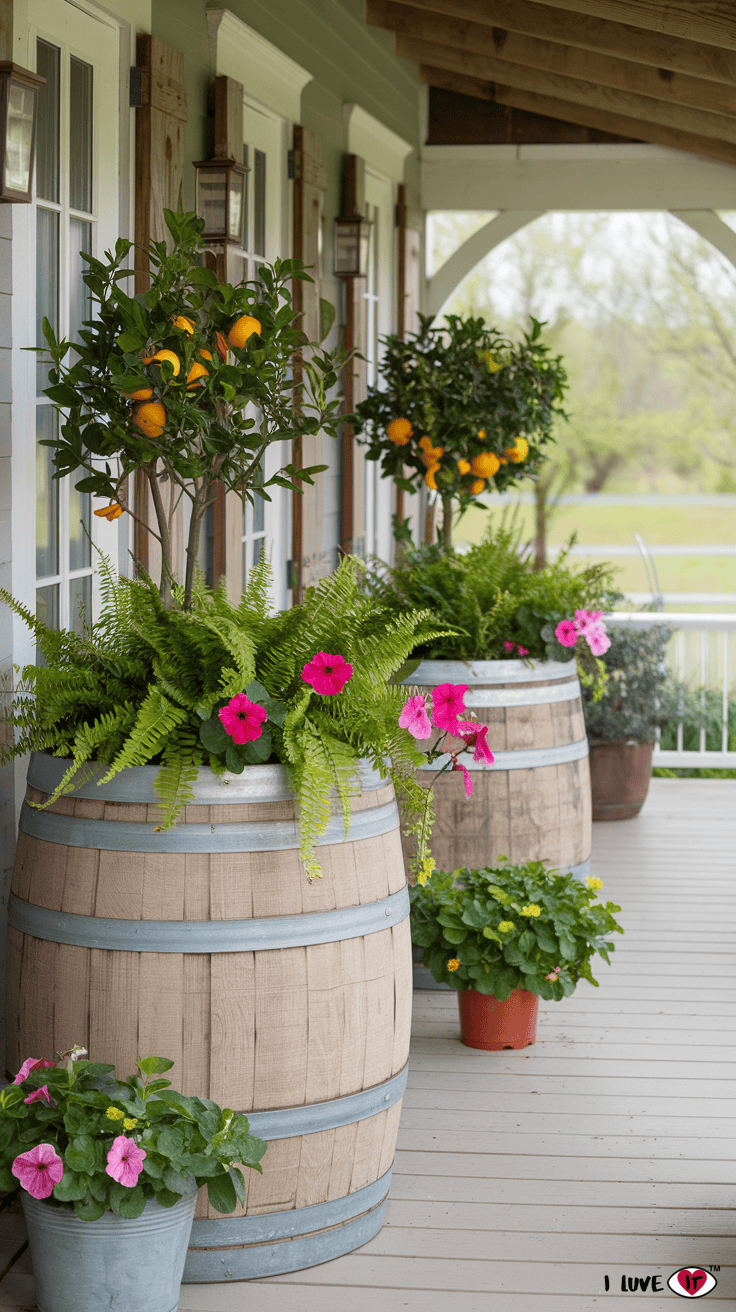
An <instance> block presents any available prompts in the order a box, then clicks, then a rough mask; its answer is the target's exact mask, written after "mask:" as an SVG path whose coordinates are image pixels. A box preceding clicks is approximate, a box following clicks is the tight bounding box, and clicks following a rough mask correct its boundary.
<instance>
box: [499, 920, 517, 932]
mask: <svg viewBox="0 0 736 1312" xmlns="http://www.w3.org/2000/svg"><path fill="white" fill-rule="evenodd" d="M498 928H499V930H500V932H501V933H502V934H510V933H511V930H512V929H515V928H516V926H515V925H514V922H513V920H500V921H499V922H498Z"/></svg>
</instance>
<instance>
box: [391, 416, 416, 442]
mask: <svg viewBox="0 0 736 1312" xmlns="http://www.w3.org/2000/svg"><path fill="white" fill-rule="evenodd" d="M413 431H414V430H413V428H412V426H411V424H410V423H409V420H408V419H392V420H391V423H390V424H389V426H388V428H387V429H386V432H387V434H388V440H389V442H393V444H394V446H406V444H407V442H408V441H409V438H410V437H411V435H412V433H413Z"/></svg>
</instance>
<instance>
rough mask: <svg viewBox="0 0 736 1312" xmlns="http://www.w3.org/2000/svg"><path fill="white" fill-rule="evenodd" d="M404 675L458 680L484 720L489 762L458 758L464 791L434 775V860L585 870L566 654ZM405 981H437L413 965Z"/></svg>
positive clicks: (572, 690) (572, 676)
mask: <svg viewBox="0 0 736 1312" xmlns="http://www.w3.org/2000/svg"><path fill="white" fill-rule="evenodd" d="M407 683H411V684H412V685H418V686H419V687H420V688H422V690H423V691H426V692H431V690H432V688H434V687H436V686H437V685H438V684H441V683H461V684H467V685H468V692H467V694H466V697H465V705H466V707H467V709H468V710H469V711H473V712H474V714H475V715H476V716H477V718H478V720H479V721H481V723H483V724H487V725H488V745H489V746H490V748H491V751H492V752H493V755H494V757H495V763H494V764H493V765H482V764H478V763H476V762H474V761H473V759H472V752H470V753H466V754H465V755H464V756H463V757H462V758H461V759H462V760H463V761H464V762H465V764H466V766H467V768H468V770H469V771H470V774H471V777H472V780H473V793H472V796H471V797H466V796H465V786H464V782H463V775H462V773H461V772H460V771H451V770H448V771H447V773H445V774H443V775H441V776H440V778H439V779H437V782H436V784H435V786H434V804H435V811H436V817H437V818H436V821H435V827H434V832H433V835H432V855H433V857H434V859H435V861H436V863H437V867H438V869H440V870H456V869H457V868H458V867H459V866H468V867H469V868H471V869H477V868H479V867H481V866H487V865H493V864H494V862H495V861H496V860H497V858H498V857H499V856H507V857H508V858H509V860H510V861H514V862H523V861H545V862H547V863H548V864H549V865H550V866H556V867H558V868H559V869H560V870H563V871H568V870H572V871H573V872H574V873H575V874H576V875H578V876H582V877H584V876H585V875H587V874H588V873H589V871H590V848H591V801H590V771H589V768H588V740H587V738H586V734H585V720H584V718H583V708H582V701H581V697H580V683H579V681H578V677H577V670H576V667H575V662H574V661H570V662H569V663H568V662H560V661H535V662H533V666H532V668H530V667H529V666H528V665H527V664H525V662H524V661H520V660H508V661H469V662H468V663H467V664H465V663H464V662H462V661H423V662H422V663H421V665H420V666H419V667H418V669H416V670H415V671H414V673H413V674H412V675H411V677H410V678H409V679H408V680H407ZM454 744H457V746H462V743H461V742H460V740H453V745H454ZM446 759H447V758H446V757H444V758H442V760H440V761H439V762H437V763H436V764H435V765H430V766H426V767H425V766H422V767H421V769H420V770H418V771H417V779H418V781H419V782H420V783H421V784H424V783H427V784H428V783H429V782H430V781H431V780H432V779H433V778H434V776H435V775H436V773H437V770H438V769H439V767H440V766H441V765H442V764H443V763H444V761H445V760H446ZM406 841H407V840H406V839H405V840H404V842H405V843H406ZM408 854H409V851H408V847H407V855H408ZM415 983H416V984H417V985H418V986H419V987H422V988H437V987H439V986H438V985H436V984H435V982H434V980H433V979H432V977H431V975H430V974H429V971H428V970H426V969H424V968H422V967H420V968H419V969H418V970H416V971H415Z"/></svg>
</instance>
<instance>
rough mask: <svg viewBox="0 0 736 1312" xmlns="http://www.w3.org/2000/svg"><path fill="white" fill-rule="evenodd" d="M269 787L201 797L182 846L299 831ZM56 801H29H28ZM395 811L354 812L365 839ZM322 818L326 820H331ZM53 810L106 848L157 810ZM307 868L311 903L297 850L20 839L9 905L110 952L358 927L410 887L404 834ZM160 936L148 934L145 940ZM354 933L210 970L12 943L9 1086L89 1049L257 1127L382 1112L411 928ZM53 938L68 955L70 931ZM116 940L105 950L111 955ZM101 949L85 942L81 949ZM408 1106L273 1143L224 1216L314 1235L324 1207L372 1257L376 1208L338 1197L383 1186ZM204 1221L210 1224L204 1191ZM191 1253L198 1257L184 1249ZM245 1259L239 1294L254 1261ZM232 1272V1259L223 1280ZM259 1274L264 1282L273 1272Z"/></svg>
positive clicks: (192, 963)
mask: <svg viewBox="0 0 736 1312" xmlns="http://www.w3.org/2000/svg"><path fill="white" fill-rule="evenodd" d="M42 766H43V770H42V780H43V781H46V780H47V779H48V778H49V770H52V767H50V766H49V765H48V762H46V761H44V762H42ZM57 768H58V766H57ZM270 769H272V770H273V771H275V772H277V774H276V775H275V779H276V784H275V789H274V798H273V799H271V800H269V798H268V796H267V795H266V794H265V793H264V789H266V788H267V776H265V775H264V774H263V771H262V770H259V772H258V773H259V779H260V783H259V784H258V787H257V788H256V789H255V790H254V791H255V792H256V793H257V794H258V796H257V799H256V800H255V801H254V800H252V799H251V800H248V798H246V800H242V799H239V798H238V795H237V790H236V789H233V790H232V791H231V792H228V793H227V794H226V796H227V797H228V801H227V802H224V801H223V802H220V801H218V800H216V797H215V794H214V793H213V791H212V786H211V785H210V784H207V785H206V787H205V789H204V796H205V798H206V799H207V800H206V801H204V802H202V801H196V802H195V803H193V804H191V805H190V806H188V807H187V808H186V810H185V814H184V815H183V816H182V817H181V821H180V824H181V826H182V829H183V831H184V832H186V827H187V825H197V826H203V825H204V826H206V825H212V826H214V827H215V828H217V826H222V825H225V824H227V825H230V824H233V823H238V824H241V823H242V824H246V825H251V826H252V825H253V824H258V825H263V824H265V825H269V824H278V823H283V822H290V821H294V819H295V808H294V803H293V801H292V800H289V798H288V797H287V796H286V795H285V794H286V792H287V790H286V788H285V786H284V784H283V772H282V771H280V769H279V767H270ZM264 780H265V783H264ZM114 783H115V781H113V784H114ZM106 787H108V786H106ZM110 787H111V786H110ZM90 788H91V786H88V788H87V789H86V791H90ZM80 791H81V792H84V791H85V789H84V788H82V789H80ZM123 791H124V790H123ZM139 791H140V790H139ZM221 791H223V792H224V790H221ZM134 792H135V790H134ZM48 796H49V793H48V792H43V791H41V790H40V789H39V788H38V787H36V786H35V785H29V788H28V793H27V801H29V802H30V801H43V800H46V798H47V797H48ZM213 797H214V798H215V800H213ZM392 799H393V790H392V789H391V787H390V786H386V785H385V784H380V785H379V786H376V781H375V780H373V781H372V782H371V783H370V786H368V785H366V786H365V790H364V791H363V792H362V793H361V794H359V795H358V796H356V797H355V798H354V799H353V807H352V809H353V812H354V813H355V814H356V815H359V816H361V817H365V818H366V822H367V823H368V824H369V825H370V823H371V817H370V813H371V811H378V810H379V809H380V808H384V812H385V809H386V806H387V805H388V804H389V803H390V802H392ZM334 809H335V812H336V813H337V811H338V807H337V805H336V806H335V808H334ZM49 810H51V811H52V812H55V813H56V814H57V815H59V816H62V817H64V818H65V820H64V823H65V824H66V823H67V821H68V823H73V821H74V819H75V818H76V819H77V820H80V821H89V820H94V821H97V822H104V823H105V824H108V825H110V827H111V829H113V828H114V826H115V825H116V824H117V823H120V822H123V823H134V824H139V825H140V824H144V825H146V826H148V827H151V828H152V827H153V826H154V825H155V824H156V823H157V821H158V820H159V808H158V806H157V805H156V803H155V802H153V801H152V802H150V803H148V802H146V801H143V800H140V797H136V799H135V800H126V798H125V796H124V795H123V796H122V797H121V796H120V795H119V794H118V793H115V792H113V793H112V794H111V795H110V796H107V797H105V798H104V799H103V800H97V799H95V798H94V797H86V796H80V797H74V796H72V797H64V798H60V799H58V801H57V802H56V803H54V804H53V807H51V808H49ZM148 837H149V841H150V834H149V836H148ZM319 855H320V861H321V864H322V868H323V879H322V880H318V881H314V882H313V883H312V884H309V883H308V881H307V879H306V877H305V875H304V871H303V867H302V865H301V862H300V861H299V857H298V852H297V851H296V849H293V848H292V849H289V848H286V849H283V848H282V849H276V850H268V851H242V852H241V851H238V852H235V853H233V852H202V851H198V852H194V853H192V852H182V853H178V852H155V851H143V852H140V853H136V852H130V851H115V850H105V849H104V848H103V847H100V848H98V849H95V850H90V849H87V848H84V847H81V846H79V847H74V846H67V845H65V844H64V843H61V842H56V841H53V842H52V841H46V840H44V839H43V838H39V837H33V836H32V835H31V834H29V833H27V832H24V831H23V830H22V831H21V833H20V835H19V842H18V853H17V860H16V869H15V873H14V879H13V887H12V891H13V894H14V897H15V899H19V900H20V902H19V905H20V904H23V905H24V906H25V905H26V904H30V909H29V915H30V913H31V912H32V910H33V908H34V907H40V908H47V909H48V910H49V911H52V912H54V913H58V914H59V917H60V920H59V925H61V922H62V920H63V921H64V925H65V926H68V924H69V923H70V922H69V921H68V920H65V919H64V918H65V917H86V918H94V919H96V920H99V921H106V922H110V923H111V925H112V924H113V923H114V922H117V921H119V922H121V932H122V931H124V932H128V931H127V930H126V929H125V925H126V924H127V923H128V922H135V923H139V922H165V924H166V925H171V924H174V923H181V924H182V930H183V932H187V927H188V925H189V924H190V923H194V924H196V925H207V926H212V929H213V932H214V933H217V932H218V929H217V927H218V925H219V924H221V923H223V922H233V921H240V922H249V921H253V922H261V921H270V922H272V923H273V921H274V918H281V917H292V918H293V917H305V916H306V917H309V915H310V914H312V915H313V914H320V915H324V914H329V913H335V914H336V915H339V914H340V911H341V909H342V908H348V909H349V908H355V909H356V911H355V914H356V915H357V914H358V910H357V909H358V908H361V907H365V908H366V913H365V915H369V916H374V917H375V916H376V915H377V914H378V913H377V912H375V911H374V910H373V908H374V907H376V904H383V902H384V901H385V900H386V899H389V898H391V897H392V896H394V899H395V897H396V896H399V895H400V896H401V897H403V898H405V896H406V894H405V892H404V893H402V892H401V890H402V889H404V888H405V874H404V867H403V860H402V856H401V846H400V838H399V831H398V821H397V822H396V823H395V824H394V826H393V828H391V829H389V830H388V831H387V832H378V833H375V834H373V835H372V836H370V835H369V836H367V837H362V838H360V839H357V840H355V841H348V842H342V843H330V844H327V845H324V846H322V847H320V851H319ZM11 900H12V899H11ZM390 905H393V904H390ZM350 914H351V915H352V914H353V913H352V912H350ZM360 914H361V915H364V913H362V912H361V913H360ZM365 915H364V919H365ZM380 915H381V917H383V912H382V911H381V912H380ZM305 923H306V921H305ZM341 923H342V922H341ZM223 928H226V925H225V924H223ZM236 928H237V927H236ZM37 932H39V931H38V930H37ZM41 932H45V931H41ZM58 932H61V930H60V929H59V931H58ZM157 932H158V931H157V928H156V925H155V924H154V925H151V930H150V931H149V933H152V934H154V935H155V933H157ZM208 932H209V931H208ZM355 932H356V933H357V934H358V936H357V937H352V938H341V939H337V940H336V941H329V942H316V943H311V942H307V943H306V944H302V945H301V946H294V947H286V948H276V949H275V950H266V951H260V950H259V951H251V950H248V951H240V950H233V951H213V952H208V953H205V952H200V951H196V950H195V951H187V952H184V951H178V950H172V951H157V950H155V948H154V947H153V945H152V943H150V944H148V946H149V947H151V949H152V950H149V951H132V950H131V951H127V950H120V951H118V950H110V949H107V948H100V947H93V946H91V947H83V946H80V945H78V944H77V943H76V942H73V943H65V942H57V941H51V939H50V938H43V937H34V935H33V933H32V932H31V931H29V932H27V933H22V932H21V931H20V930H19V929H18V928H14V927H11V929H10V931H9V958H8V977H9V992H10V1005H9V1018H10V1024H9V1036H8V1037H9V1052H10V1056H9V1060H10V1061H11V1063H15V1065H16V1066H19V1065H20V1063H21V1062H22V1061H23V1060H24V1059H25V1057H26V1056H28V1055H38V1056H42V1055H46V1054H48V1053H53V1052H59V1051H63V1050H65V1049H68V1048H69V1047H71V1045H72V1044H74V1043H81V1044H82V1045H83V1046H84V1047H86V1048H88V1050H89V1052H90V1054H91V1056H92V1057H93V1059H95V1060H101V1061H111V1062H114V1063H115V1064H116V1066H118V1067H119V1068H120V1069H122V1070H125V1071H128V1070H132V1069H133V1067H134V1064H135V1061H136V1059H137V1057H138V1056H139V1055H141V1054H144V1055H145V1054H147V1053H151V1052H155V1053H160V1054H162V1055H166V1056H169V1057H171V1058H172V1059H173V1060H174V1062H175V1066H174V1069H173V1071H172V1079H173V1080H174V1083H175V1085H176V1087H179V1088H181V1089H182V1091H183V1092H184V1093H189V1094H198V1095H201V1096H205V1097H210V1098H213V1099H214V1100H215V1101H217V1102H219V1103H220V1104H221V1105H223V1106H230V1107H233V1108H235V1109H237V1110H242V1111H245V1112H249V1113H251V1114H253V1113H256V1112H260V1111H264V1110H266V1109H279V1108H297V1107H302V1106H303V1107H306V1108H307V1109H308V1108H310V1107H314V1106H317V1105H319V1106H320V1107H322V1106H323V1105H324V1104H331V1103H332V1102H333V1101H334V1100H337V1099H341V1098H346V1097H348V1098H349V1097H351V1096H353V1095H359V1094H361V1092H362V1091H363V1090H371V1089H376V1090H377V1092H376V1094H375V1097H376V1098H378V1097H381V1096H382V1089H383V1086H384V1085H387V1082H389V1081H390V1080H391V1079H392V1077H395V1076H397V1075H398V1074H399V1072H401V1071H402V1070H403V1068H404V1067H405V1064H406V1061H407V1057H408V1048H409V1027H410V1019H411V984H410V980H411V951H410V935H409V922H408V919H403V920H401V923H398V924H397V923H393V922H392V921H391V920H390V916H389V918H388V919H386V921H385V927H384V923H383V920H382V921H381V923H380V924H378V925H377V926H376V927H374V928H372V930H371V932H363V931H361V930H360V929H359V928H358V927H357V926H356V931H355ZM64 933H67V934H68V936H69V937H72V935H71V932H68V931H67V929H65V930H64ZM177 933H178V931H177ZM238 933H241V931H238ZM119 937H120V933H119V931H117V930H116V931H115V935H114V938H119ZM96 938H97V936H96V935H90V939H91V941H92V942H94V941H95V939H96ZM113 941H114V940H113ZM237 942H238V940H236V941H235V945H236V947H237ZM176 946H177V945H176V941H175V940H172V947H174V948H176ZM389 1087H391V1086H389ZM371 1096H373V1095H371ZM387 1097H388V1095H387ZM400 1105H401V1104H400V1101H398V1102H392V1103H391V1105H390V1106H386V1108H385V1109H383V1103H381V1110H379V1111H376V1112H375V1114H371V1115H366V1116H364V1117H363V1118H362V1119H360V1120H357V1121H356V1122H355V1123H353V1124H349V1125H337V1126H331V1127H329V1128H325V1129H319V1130H318V1131H317V1132H315V1133H304V1134H299V1135H296V1134H295V1135H293V1136H292V1137H290V1138H287V1139H279V1140H275V1141H273V1142H272V1143H271V1145H270V1147H269V1150H268V1154H267V1157H266V1159H265V1160H264V1174H263V1176H259V1175H258V1174H257V1173H255V1172H246V1177H247V1178H246V1185H247V1198H246V1205H245V1208H244V1209H240V1208H238V1212H237V1214H236V1215H243V1216H246V1217H247V1216H266V1215H267V1214H268V1213H269V1212H270V1211H293V1210H294V1209H300V1208H305V1207H316V1208H317V1209H318V1210H317V1213H315V1216H316V1217H317V1218H318V1217H319V1216H320V1215H321V1213H320V1211H319V1209H320V1208H321V1207H322V1205H323V1204H324V1205H327V1204H334V1205H335V1207H338V1210H340V1209H341V1210H342V1212H344V1214H345V1217H346V1220H345V1221H344V1222H343V1221H342V1220H339V1221H338V1222H337V1223H335V1222H332V1223H331V1224H330V1226H328V1227H327V1229H328V1230H329V1233H330V1234H332V1231H333V1230H334V1229H336V1228H338V1226H339V1225H342V1224H343V1223H344V1225H345V1234H346V1236H348V1237H349V1236H350V1235H354V1236H359V1237H358V1238H356V1239H355V1242H365V1238H366V1237H369V1236H368V1234H367V1229H366V1227H368V1228H370V1226H371V1225H373V1226H377V1225H378V1224H380V1217H381V1215H382V1212H381V1209H380V1207H379V1206H377V1203H380V1201H381V1200H380V1199H378V1198H373V1194H370V1198H369V1205H368V1204H367V1206H368V1212H367V1213H366V1215H365V1217H364V1218H363V1220H356V1216H357V1215H358V1214H357V1213H356V1206H357V1207H358V1208H359V1206H360V1200H358V1202H357V1203H356V1205H355V1206H353V1205H351V1204H350V1196H351V1195H353V1194H356V1193H358V1192H359V1191H360V1190H363V1189H366V1187H368V1186H372V1185H373V1184H375V1183H376V1182H377V1181H379V1180H380V1179H382V1178H383V1177H386V1179H388V1174H389V1173H390V1168H391V1163H392V1161H393V1152H394V1147H395V1141H396V1131H397V1125H398V1116H399V1111H400ZM330 1114H331V1113H330ZM310 1115H311V1113H310ZM312 1123H313V1122H310V1124H312ZM374 1192H375V1191H374ZM367 1196H368V1195H367ZM341 1200H342V1201H341ZM370 1200H372V1201H370ZM343 1204H344V1205H343ZM351 1209H352V1210H351ZM348 1213H349V1215H348ZM197 1217H198V1218H199V1219H204V1218H207V1217H212V1218H216V1217H217V1213H216V1212H214V1211H213V1210H212V1209H211V1208H210V1206H209V1203H208V1201H207V1197H206V1192H204V1191H203V1193H202V1194H201V1195H200V1199H199V1201H198V1209H197ZM221 1224H224V1222H222V1223H221ZM315 1226H316V1222H315ZM297 1230H298V1226H297ZM300 1233H301V1232H300ZM320 1236H321V1231H320V1230H319V1229H318V1228H316V1229H315V1233H314V1235H313V1240H314V1244H312V1243H311V1241H310V1242H309V1243H307V1242H306V1241H305V1244H306V1247H300V1248H299V1249H298V1251H299V1252H300V1253H302V1255H304V1254H305V1253H307V1252H310V1251H312V1248H313V1247H314V1245H316V1247H314V1251H315V1252H316V1253H322V1252H323V1251H325V1250H324V1246H323V1247H322V1248H321V1247H320V1244H321V1243H322V1240H321V1237H320ZM335 1242H337V1243H338V1244H339V1242H340V1240H339V1239H338V1240H337V1241H335V1240H334V1239H331V1240H330V1244H332V1245H333V1248H334V1243H335ZM193 1243H194V1244H195V1247H196V1240H195V1239H193ZM300 1244H301V1241H300ZM215 1247H216V1246H215ZM256 1247H258V1245H256ZM286 1247H288V1245H286ZM211 1249H212V1246H211V1245H210V1246H209V1248H208V1251H210V1250H211ZM238 1251H239V1252H240V1257H239V1258H238V1259H237V1260H238V1262H239V1263H240V1266H239V1267H238V1270H239V1271H240V1278H244V1277H243V1273H244V1272H245V1274H246V1275H247V1269H246V1268H247V1266H248V1261H249V1260H250V1259H249V1257H248V1253H249V1251H250V1249H249V1245H248V1244H246V1245H245V1247H243V1248H242V1249H241V1250H238ZM254 1251H255V1250H254ZM259 1251H260V1249H259ZM295 1251H296V1250H295ZM330 1251H331V1254H332V1255H334V1252H332V1250H330ZM335 1251H337V1250H335ZM342 1251H347V1249H344V1250H342ZM195 1256H196V1255H195ZM200 1256H201V1255H200ZM262 1256H263V1254H261V1257H262ZM232 1258H233V1253H232V1251H228V1262H229V1265H230V1268H231V1269H232V1268H233V1261H232V1260H231V1259H232ZM201 1260H202V1261H204V1262H205V1266H204V1267H201V1264H200V1267H197V1270H200V1269H203V1270H206V1271H208V1272H210V1274H208V1275H207V1279H212V1280H216V1279H218V1278H221V1277H222V1272H221V1271H217V1270H216V1269H215V1268H214V1267H212V1265H211V1262H210V1265H209V1266H207V1262H209V1261H210V1259H206V1261H205V1259H204V1258H202V1259H201ZM213 1260H214V1259H213ZM259 1260H261V1259H260V1258H259ZM278 1260H281V1259H280V1258H278V1255H277V1256H276V1257H274V1255H273V1254H272V1255H271V1257H270V1258H269V1262H271V1263H272V1262H273V1261H278ZM310 1260H312V1259H310ZM313 1260H315V1261H321V1260H324V1259H323V1257H322V1256H316V1257H315V1258H314V1259H313ZM197 1261H198V1262H199V1261H200V1257H197ZM305 1264H308V1262H307V1261H306V1260H305ZM217 1265H218V1266H219V1265H220V1264H219V1258H218V1259H217ZM268 1269H269V1272H273V1270H274V1268H273V1266H272V1265H271V1266H269V1268H268ZM288 1269H294V1268H293V1267H290V1268H288ZM191 1278H193V1279H200V1278H204V1277H203V1276H202V1275H201V1274H200V1275H197V1274H194V1275H193V1276H192V1277H191Z"/></svg>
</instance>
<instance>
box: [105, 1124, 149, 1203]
mask: <svg viewBox="0 0 736 1312" xmlns="http://www.w3.org/2000/svg"><path fill="white" fill-rule="evenodd" d="M147 1156H148V1154H147V1153H146V1152H144V1150H143V1149H142V1148H139V1147H138V1144H137V1143H136V1141H135V1139H126V1137H125V1135H124V1134H119V1135H118V1137H117V1139H113V1141H112V1148H111V1149H110V1151H109V1153H108V1154H107V1166H106V1167H105V1171H106V1172H107V1174H108V1175H111V1176H112V1178H113V1180H115V1181H117V1183H118V1184H124V1185H125V1187H126V1189H133V1188H134V1186H135V1185H136V1184H137V1183H138V1176H139V1175H140V1173H141V1171H142V1170H143V1161H144V1158H145V1157H147Z"/></svg>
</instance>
